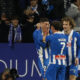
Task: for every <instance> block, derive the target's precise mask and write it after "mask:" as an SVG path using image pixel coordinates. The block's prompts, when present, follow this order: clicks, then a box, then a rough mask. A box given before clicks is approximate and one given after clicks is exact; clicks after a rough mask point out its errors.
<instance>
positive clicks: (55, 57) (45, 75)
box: [33, 17, 80, 80]
mask: <svg viewBox="0 0 80 80" xmlns="http://www.w3.org/2000/svg"><path fill="white" fill-rule="evenodd" d="M36 26H37V29H36V30H35V31H34V33H33V39H34V43H35V46H36V50H37V53H38V64H39V68H40V72H41V74H42V79H43V80H76V78H77V76H78V64H79V58H80V34H79V33H78V32H76V31H74V30H73V28H74V27H75V22H74V20H73V19H72V18H70V17H65V18H63V19H62V21H52V22H51V23H49V21H48V19H46V18H42V19H41V20H40V22H39V23H38V24H37V25H36ZM62 28H63V31H61V29H62Z"/></svg>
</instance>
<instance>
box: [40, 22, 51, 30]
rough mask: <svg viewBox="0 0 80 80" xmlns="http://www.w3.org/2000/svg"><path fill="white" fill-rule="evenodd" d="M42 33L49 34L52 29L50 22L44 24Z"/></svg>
mask: <svg viewBox="0 0 80 80" xmlns="http://www.w3.org/2000/svg"><path fill="white" fill-rule="evenodd" d="M41 26H42V28H41V29H42V31H43V32H49V29H50V24H49V22H42V25H41Z"/></svg>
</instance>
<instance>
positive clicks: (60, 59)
mask: <svg viewBox="0 0 80 80" xmlns="http://www.w3.org/2000/svg"><path fill="white" fill-rule="evenodd" d="M60 29H61V24H60V22H59V21H54V22H52V23H51V30H52V32H53V34H52V35H48V36H46V35H47V34H46V35H45V36H42V37H41V38H40V40H43V42H45V43H46V42H49V45H50V48H51V64H50V65H49V67H48V69H47V72H46V76H47V80H64V79H65V69H66V38H65V35H64V34H63V33H62V32H60Z"/></svg>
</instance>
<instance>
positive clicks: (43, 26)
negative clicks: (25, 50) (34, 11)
mask: <svg viewBox="0 0 80 80" xmlns="http://www.w3.org/2000/svg"><path fill="white" fill-rule="evenodd" d="M49 29H50V25H49V21H48V19H47V18H42V19H41V20H40V23H38V24H37V29H36V30H35V31H34V33H33V39H34V43H35V46H36V49H37V53H38V64H39V68H40V72H41V74H42V78H43V80H44V78H45V80H46V70H47V67H48V65H49V58H50V54H49V52H50V49H49V46H48V44H45V43H43V42H40V41H39V38H40V36H42V35H45V34H48V35H49V34H50V33H49Z"/></svg>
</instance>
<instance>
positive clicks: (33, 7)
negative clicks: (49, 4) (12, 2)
mask: <svg viewBox="0 0 80 80" xmlns="http://www.w3.org/2000/svg"><path fill="white" fill-rule="evenodd" d="M24 13H25V15H29V14H34V19H35V24H36V23H37V22H38V21H39V18H40V17H44V16H45V15H44V11H43V10H42V6H41V5H38V0H30V6H28V7H27V9H26V10H25V11H24Z"/></svg>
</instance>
